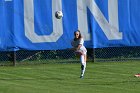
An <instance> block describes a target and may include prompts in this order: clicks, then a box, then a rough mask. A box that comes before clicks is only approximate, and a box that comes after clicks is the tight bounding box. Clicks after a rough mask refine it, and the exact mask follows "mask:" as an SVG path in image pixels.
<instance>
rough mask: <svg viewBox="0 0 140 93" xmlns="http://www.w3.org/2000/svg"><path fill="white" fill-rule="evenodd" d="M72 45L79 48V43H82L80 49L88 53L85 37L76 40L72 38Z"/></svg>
mask: <svg viewBox="0 0 140 93" xmlns="http://www.w3.org/2000/svg"><path fill="white" fill-rule="evenodd" d="M71 45H72V46H73V47H74V48H77V47H78V45H81V47H80V50H82V51H83V52H84V54H86V52H87V49H86V48H85V46H84V39H83V38H81V39H79V40H75V41H74V40H72V42H71Z"/></svg>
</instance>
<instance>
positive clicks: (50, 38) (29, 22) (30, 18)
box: [24, 0, 63, 43]
mask: <svg viewBox="0 0 140 93" xmlns="http://www.w3.org/2000/svg"><path fill="white" fill-rule="evenodd" d="M58 10H62V1H61V0H52V15H53V32H52V33H51V34H50V35H37V34H36V33H35V28H34V0H24V26H25V36H26V37H27V38H28V39H29V40H30V41H31V42H33V43H41V42H56V41H57V40H58V39H59V38H60V37H61V36H62V35H63V26H62V25H63V24H62V19H59V20H58V19H56V18H55V12H56V11H58ZM44 20H45V19H44Z"/></svg>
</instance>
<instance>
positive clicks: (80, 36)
mask: <svg viewBox="0 0 140 93" xmlns="http://www.w3.org/2000/svg"><path fill="white" fill-rule="evenodd" d="M76 32H79V38H78V39H81V38H82V35H81V32H80V30H77V31H75V32H74V35H75V34H76ZM75 40H77V38H74V41H75Z"/></svg>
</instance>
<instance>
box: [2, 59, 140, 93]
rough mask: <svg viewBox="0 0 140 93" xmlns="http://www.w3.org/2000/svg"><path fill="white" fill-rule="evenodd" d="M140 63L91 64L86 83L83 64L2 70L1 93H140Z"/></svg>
mask: <svg viewBox="0 0 140 93" xmlns="http://www.w3.org/2000/svg"><path fill="white" fill-rule="evenodd" d="M138 72H140V62H138V61H137V62H135V61H132V62H101V63H100V62H95V63H88V64H87V70H86V74H85V77H84V79H80V78H79V75H80V64H77V63H74V64H42V65H28V66H27V65H23V66H22V65H21V66H16V67H12V66H1V67H0V93H140V78H136V77H134V74H136V73H138Z"/></svg>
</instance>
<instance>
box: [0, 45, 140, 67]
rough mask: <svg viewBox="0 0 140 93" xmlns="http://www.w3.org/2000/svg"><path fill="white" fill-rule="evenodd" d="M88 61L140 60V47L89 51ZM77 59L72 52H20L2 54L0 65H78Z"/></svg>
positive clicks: (0, 55) (0, 54)
mask: <svg viewBox="0 0 140 93" xmlns="http://www.w3.org/2000/svg"><path fill="white" fill-rule="evenodd" d="M87 59H88V60H87V61H90V62H105V61H126V60H139V59H140V47H114V48H99V49H98V48H96V49H88V53H87ZM78 62H79V57H77V56H76V55H75V53H74V51H72V50H41V51H29V50H20V51H16V52H1V53H0V65H1V66H3V65H20V64H24V65H25V64H46V63H78Z"/></svg>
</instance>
